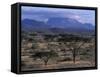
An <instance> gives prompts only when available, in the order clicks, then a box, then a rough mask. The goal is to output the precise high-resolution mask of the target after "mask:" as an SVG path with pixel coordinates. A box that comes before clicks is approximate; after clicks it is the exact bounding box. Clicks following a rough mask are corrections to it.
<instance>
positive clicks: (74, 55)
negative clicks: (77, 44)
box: [73, 50, 76, 63]
mask: <svg viewBox="0 0 100 77" xmlns="http://www.w3.org/2000/svg"><path fill="white" fill-rule="evenodd" d="M75 61H76V53H75V50H73V62H74V63H75Z"/></svg>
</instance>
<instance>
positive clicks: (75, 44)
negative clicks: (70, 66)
mask: <svg viewBox="0 0 100 77" xmlns="http://www.w3.org/2000/svg"><path fill="white" fill-rule="evenodd" d="M88 41H89V40H88V39H82V40H81V39H80V40H74V41H72V42H70V43H69V44H67V46H68V47H69V48H70V50H71V51H72V56H73V62H74V63H75V61H76V56H77V53H78V52H79V49H80V48H81V47H82V46H83V45H84V44H85V43H87V42H88Z"/></svg>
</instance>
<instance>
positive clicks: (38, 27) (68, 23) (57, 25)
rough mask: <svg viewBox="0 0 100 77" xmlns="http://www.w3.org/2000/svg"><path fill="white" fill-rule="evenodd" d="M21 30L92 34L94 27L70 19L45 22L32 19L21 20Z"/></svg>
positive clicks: (52, 19) (55, 19) (53, 19)
mask: <svg viewBox="0 0 100 77" xmlns="http://www.w3.org/2000/svg"><path fill="white" fill-rule="evenodd" d="M22 30H25V31H47V32H61V33H62V32H93V31H94V30H95V26H93V25H92V24H90V23H84V24H83V23H80V22H79V21H77V20H75V19H71V18H60V17H56V18H49V19H48V21H47V22H41V21H36V20H32V19H24V20H22Z"/></svg>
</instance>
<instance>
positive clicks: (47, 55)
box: [32, 51, 58, 65]
mask: <svg viewBox="0 0 100 77" xmlns="http://www.w3.org/2000/svg"><path fill="white" fill-rule="evenodd" d="M56 57H58V54H57V53H56V52H54V51H50V52H36V53H35V54H34V55H32V58H34V59H41V60H42V61H43V62H44V65H47V63H48V61H49V60H50V59H54V58H56Z"/></svg>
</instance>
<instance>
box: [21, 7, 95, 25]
mask: <svg viewBox="0 0 100 77" xmlns="http://www.w3.org/2000/svg"><path fill="white" fill-rule="evenodd" d="M21 9H22V11H21V14H22V19H26V18H27V19H35V20H38V21H44V22H46V21H48V19H49V18H51V17H62V18H72V19H75V20H77V21H79V22H81V23H91V24H93V25H95V11H94V10H79V9H60V8H45V7H29V6H22V8H21Z"/></svg>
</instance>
